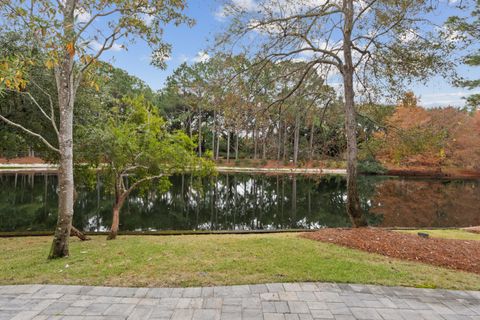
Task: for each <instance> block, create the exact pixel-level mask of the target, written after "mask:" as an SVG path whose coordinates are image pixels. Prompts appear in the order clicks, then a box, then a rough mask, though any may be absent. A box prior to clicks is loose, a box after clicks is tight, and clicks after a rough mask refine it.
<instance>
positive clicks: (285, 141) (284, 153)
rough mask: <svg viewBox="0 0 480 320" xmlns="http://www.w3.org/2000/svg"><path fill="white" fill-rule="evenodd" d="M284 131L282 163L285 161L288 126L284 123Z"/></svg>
mask: <svg viewBox="0 0 480 320" xmlns="http://www.w3.org/2000/svg"><path fill="white" fill-rule="evenodd" d="M283 125H284V131H283V162H285V161H287V152H288V150H287V149H288V148H287V133H288V125H287V122H286V121H284V123H283Z"/></svg>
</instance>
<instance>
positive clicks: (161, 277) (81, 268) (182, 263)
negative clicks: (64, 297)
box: [0, 234, 480, 289]
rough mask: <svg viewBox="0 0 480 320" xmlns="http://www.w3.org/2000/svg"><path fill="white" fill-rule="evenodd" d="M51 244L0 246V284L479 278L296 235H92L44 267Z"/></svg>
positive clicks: (452, 282) (477, 282)
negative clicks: (112, 239)
mask: <svg viewBox="0 0 480 320" xmlns="http://www.w3.org/2000/svg"><path fill="white" fill-rule="evenodd" d="M50 242H51V238H50V237H27V238H3V239H0V284H20V283H56V284H83V285H112V286H199V285H231V284H254V283H268V282H291V281H334V282H350V283H370V284H383V285H404V286H415V287H430V288H431V287H442V288H456V289H480V275H476V274H472V273H466V272H459V271H454V270H448V269H443V268H438V267H433V266H428V265H424V264H420V263H413V262H404V261H400V260H395V259H390V258H386V257H383V256H380V255H376V254H370V253H365V252H361V251H358V250H353V249H347V248H344V247H340V246H336V245H333V244H326V243H321V242H317V241H313V240H308V239H304V238H300V237H298V235H297V234H263V235H190V236H121V237H119V238H118V239H117V240H114V241H106V240H105V237H103V236H102V237H99V236H94V237H93V240H91V241H88V242H79V241H77V240H73V239H72V242H71V257H69V258H66V259H60V260H54V261H48V260H47V259H46V256H47V254H48V251H49V247H50Z"/></svg>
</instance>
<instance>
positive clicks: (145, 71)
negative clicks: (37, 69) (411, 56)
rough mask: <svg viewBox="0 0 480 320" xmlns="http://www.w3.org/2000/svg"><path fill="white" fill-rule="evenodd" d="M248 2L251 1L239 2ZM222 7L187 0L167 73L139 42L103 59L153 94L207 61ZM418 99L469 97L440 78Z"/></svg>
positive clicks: (168, 32) (454, 101)
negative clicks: (186, 68)
mask: <svg viewBox="0 0 480 320" xmlns="http://www.w3.org/2000/svg"><path fill="white" fill-rule="evenodd" d="M238 1H246V2H251V1H254V0H238ZM220 7H221V4H220V2H219V1H218V0H189V1H188V8H187V9H186V11H185V13H186V14H187V15H188V16H189V17H191V18H193V19H195V21H196V24H195V26H193V27H191V28H190V27H187V26H180V27H175V26H167V27H166V28H165V36H164V39H165V41H166V42H168V43H170V44H171V45H172V56H171V58H170V60H169V61H168V62H167V65H168V67H167V69H166V70H160V69H158V68H155V67H153V66H151V65H150V54H151V49H150V48H149V47H148V45H147V44H146V43H142V42H138V43H135V44H133V45H130V46H129V47H128V51H126V50H124V49H122V48H121V47H120V46H118V47H116V48H114V50H110V51H109V52H108V53H107V54H106V55H105V56H104V59H105V60H107V61H110V62H112V63H113V65H115V66H116V67H119V68H122V69H124V70H126V71H127V72H128V73H130V74H132V75H135V76H137V77H139V78H140V79H142V80H144V81H145V82H146V83H147V84H148V85H150V86H151V87H152V88H153V89H154V90H158V89H161V88H162V87H163V85H164V83H165V80H166V78H167V77H168V76H169V75H170V74H172V72H173V70H175V68H177V67H178V66H179V65H180V64H182V63H183V62H187V63H194V62H196V61H201V60H202V59H206V58H207V57H208V56H207V54H206V53H205V52H206V51H207V49H208V47H209V46H211V45H212V40H213V37H214V36H215V34H216V33H217V32H220V31H222V30H223V29H224V28H225V27H226V22H225V21H223V20H222V19H221V18H219V14H218V13H219V12H220ZM444 8H445V9H442V12H441V13H440V14H439V15H438V17H436V19H439V20H440V19H443V18H444V17H446V16H449V15H451V14H453V13H454V9H452V8H450V7H449V6H445V7H444ZM459 71H460V73H461V74H463V75H465V76H471V75H473V74H474V73H478V70H471V69H469V68H467V67H461V68H460V69H459ZM410 89H411V90H412V91H413V92H414V93H415V94H416V95H417V97H419V98H420V104H421V105H423V106H425V107H436V106H447V105H453V106H463V104H464V100H463V99H462V98H463V97H465V96H468V95H469V94H470V93H474V92H477V93H478V92H479V91H478V90H477V91H468V90H467V89H464V88H457V87H454V86H452V84H451V83H449V81H448V80H447V79H443V78H442V77H440V76H439V77H435V78H432V79H431V80H430V81H429V82H428V83H427V84H426V85H424V84H415V85H413V86H412V87H411V88H410Z"/></svg>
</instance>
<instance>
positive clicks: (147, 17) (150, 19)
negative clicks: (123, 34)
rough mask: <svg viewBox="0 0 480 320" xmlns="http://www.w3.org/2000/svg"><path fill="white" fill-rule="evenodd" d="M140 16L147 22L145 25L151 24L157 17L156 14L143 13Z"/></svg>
mask: <svg viewBox="0 0 480 320" xmlns="http://www.w3.org/2000/svg"><path fill="white" fill-rule="evenodd" d="M140 18H141V19H142V20H143V22H145V25H147V26H150V25H151V24H152V22H153V19H155V16H153V15H150V14H142V16H141V17H140Z"/></svg>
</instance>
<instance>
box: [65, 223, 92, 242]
mask: <svg viewBox="0 0 480 320" xmlns="http://www.w3.org/2000/svg"><path fill="white" fill-rule="evenodd" d="M70 236H73V237H77V238H79V239H80V240H82V241H88V240H91V239H90V238H89V237H87V236H86V235H85V234H83V232H81V231H80V230H78V229H77V228H75V227H74V226H72V228H71V230H70Z"/></svg>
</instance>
